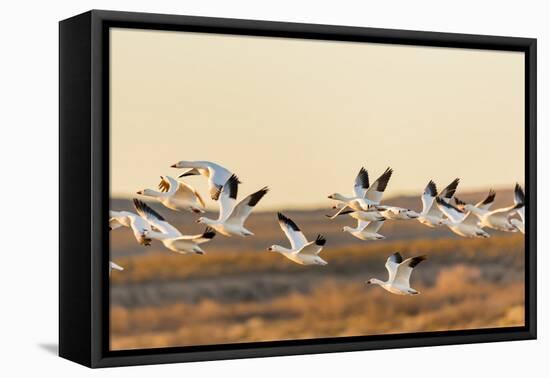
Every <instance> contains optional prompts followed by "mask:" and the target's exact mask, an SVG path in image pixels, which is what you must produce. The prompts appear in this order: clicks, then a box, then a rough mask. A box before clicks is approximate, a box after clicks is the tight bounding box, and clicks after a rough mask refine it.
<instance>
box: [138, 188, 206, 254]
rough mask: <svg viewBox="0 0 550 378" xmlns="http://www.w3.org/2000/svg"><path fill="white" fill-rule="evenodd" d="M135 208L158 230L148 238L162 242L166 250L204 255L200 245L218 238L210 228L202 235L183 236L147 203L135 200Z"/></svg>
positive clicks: (149, 233) (148, 234)
mask: <svg viewBox="0 0 550 378" xmlns="http://www.w3.org/2000/svg"><path fill="white" fill-rule="evenodd" d="M134 206H135V208H136V211H137V212H138V214H139V215H140V216H141V217H142V218H143V219H145V220H147V222H149V224H151V226H153V227H154V228H155V229H156V230H158V231H153V230H151V231H149V232H148V233H147V236H148V237H149V238H151V239H155V240H158V241H160V242H161V243H162V244H163V245H164V246H165V247H166V248H168V249H169V250H171V251H173V252H177V253H180V254H182V255H185V254H188V253H194V254H197V255H204V253H205V252H204V250H203V249H202V248H201V247H200V245H201V244H204V243H206V242H209V241H210V240H212V239H213V238H214V236H216V233H215V232H214V230H213V229H211V228H209V227H207V228H206V230H205V231H204V232H203V233H202V234H198V235H182V234H181V232H179V230H178V229H177V228H175V227H174V226H172V225H171V224H170V223H168V222H167V221H166V219H164V218H163V217H162V215H160V214H159V213H157V212H156V211H155V210H153V209H152V208H151V207H149V206H148V205H147V204H146V203H144V202H142V201H140V200H138V199H134Z"/></svg>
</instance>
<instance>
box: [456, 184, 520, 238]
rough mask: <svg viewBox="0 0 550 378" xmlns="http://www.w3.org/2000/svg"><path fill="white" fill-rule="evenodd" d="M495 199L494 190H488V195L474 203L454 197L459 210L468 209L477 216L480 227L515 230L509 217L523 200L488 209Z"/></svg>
mask: <svg viewBox="0 0 550 378" xmlns="http://www.w3.org/2000/svg"><path fill="white" fill-rule="evenodd" d="M494 200H495V192H494V191H492V190H490V191H489V194H488V196H487V197H486V198H485V199H484V200H483V201H481V202H479V203H478V204H476V205H471V204H468V203H465V202H464V201H461V200H460V199H458V198H455V202H456V204H457V207H458V208H459V209H461V210H465V211H470V212H472V213H473V214H475V215H476V216H477V217H478V218H479V222H480V225H481V226H482V227H487V228H492V229H494V230H499V231H506V232H517V230H518V229H517V227H516V226H514V225H513V224H512V223H511V217H512V215H514V214H515V213H516V212H517V211H518V210H520V209H522V208H523V207H524V203H523V201H521V202H520V201H518V202H516V200H514V202H515V203H514V205H512V206H508V207H503V208H500V209H496V210H490V207H491V204H492V203H493V202H494Z"/></svg>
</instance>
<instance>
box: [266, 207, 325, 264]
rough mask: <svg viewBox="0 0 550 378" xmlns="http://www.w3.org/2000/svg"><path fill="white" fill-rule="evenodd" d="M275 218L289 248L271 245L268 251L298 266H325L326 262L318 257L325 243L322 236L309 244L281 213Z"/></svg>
mask: <svg viewBox="0 0 550 378" xmlns="http://www.w3.org/2000/svg"><path fill="white" fill-rule="evenodd" d="M277 218H278V220H279V226H280V227H281V229H282V230H283V232H284V233H285V235H286V237H287V238H288V240H289V241H290V246H291V248H285V247H282V246H280V245H272V246H271V247H269V248H268V251H271V252H277V253H280V254H281V255H283V256H285V257H286V258H287V259H289V260H291V261H294V262H295V263H297V264H300V265H327V262H326V261H325V260H323V259H322V258H321V257H320V256H319V253H321V251H322V250H323V246H324V245H325V243H326V239H325V238H324V237H323V236H322V235H317V238H316V239H315V241H311V242H309V241H308V240H307V239H306V237H305V236H304V234H303V232H302V231H301V230H300V228H299V227H298V225H296V223H294V221H292V219H290V218H287V217H286V216H285V215H284V214H282V213H277Z"/></svg>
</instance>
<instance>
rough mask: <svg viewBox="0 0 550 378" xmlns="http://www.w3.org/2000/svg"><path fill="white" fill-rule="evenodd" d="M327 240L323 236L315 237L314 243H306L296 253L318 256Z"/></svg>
mask: <svg viewBox="0 0 550 378" xmlns="http://www.w3.org/2000/svg"><path fill="white" fill-rule="evenodd" d="M326 242H327V240H326V239H325V237H324V236H323V235H317V238H316V239H315V241H312V242H309V243H307V244H306V245H305V246H304V247H303V248H302V249H300V250H299V251H298V252H296V253H299V254H301V255H302V254H303V255H318V254H319V253H321V251H322V250H323V246H324V245H325V244H326Z"/></svg>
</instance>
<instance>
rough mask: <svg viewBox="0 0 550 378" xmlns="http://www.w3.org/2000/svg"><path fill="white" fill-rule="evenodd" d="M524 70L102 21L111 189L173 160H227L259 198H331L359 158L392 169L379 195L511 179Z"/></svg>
mask: <svg viewBox="0 0 550 378" xmlns="http://www.w3.org/2000/svg"><path fill="white" fill-rule="evenodd" d="M523 72H524V56H523V53H520V52H498V51H485V50H468V49H450V48H436V47H416V46H400V45H387V44H366V43H351V42H330V41H315V40H300V39H283V38H266V37H245V36H227V35H216V34H200V33H187V32H165V31H148V30H132V29H111V192H112V194H113V195H115V196H118V195H132V193H135V192H136V191H137V190H140V189H143V188H147V187H155V186H156V184H157V183H158V180H159V175H166V174H168V175H173V176H175V177H176V176H177V175H178V172H180V170H176V169H173V168H169V167H170V165H171V164H173V163H175V162H176V161H179V160H210V161H214V162H217V163H219V164H221V165H224V166H226V167H228V168H229V169H231V170H232V171H234V172H236V173H237V174H238V176H239V177H240V178H241V180H242V181H243V184H242V185H241V187H240V188H239V192H240V196H244V195H247V194H249V193H251V192H253V191H255V190H257V189H259V188H261V187H263V186H264V185H268V186H269V187H270V188H271V192H270V193H269V194H268V195H267V196H266V197H265V198H264V199H263V200H262V202H261V205H262V206H261V207H262V208H264V209H267V208H288V207H314V206H319V205H324V206H327V205H328V203H329V202H328V199H327V198H326V197H327V195H328V194H330V193H333V192H341V193H343V194H351V192H352V186H353V180H354V178H355V175H356V174H357V171H358V170H359V168H360V167H361V166H365V167H366V168H367V169H368V171H369V173H370V176H371V182H372V181H373V180H374V179H375V178H376V177H377V176H378V175H379V174H381V173H382V172H383V170H384V169H385V168H386V167H387V166H391V167H392V168H394V171H395V172H394V175H393V177H392V179H391V181H390V183H389V185H388V189H387V196H388V197H389V196H392V195H398V194H404V193H406V194H411V193H417V194H418V195H420V193H421V192H422V190H423V188H424V186H425V185H426V183H427V182H428V181H429V180H430V179H433V180H434V181H435V182H436V183H437V184H438V185H439V187H440V188H442V187H443V186H445V185H446V184H447V183H448V182H450V181H451V180H452V179H453V178H454V177H460V178H461V180H462V182H461V187H460V188H462V189H464V190H470V189H487V188H489V187H496V188H498V187H512V186H513V185H514V183H515V182H516V181H519V182H523V181H524V76H523ZM187 182H188V183H190V184H191V185H193V186H195V187H197V188H198V189H199V190H200V191H201V192H203V193H205V197H208V195H207V194H206V193H207V192H206V180H205V179H204V178H202V177H192V178H189V179H188V180H187ZM460 188H459V189H460Z"/></svg>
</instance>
